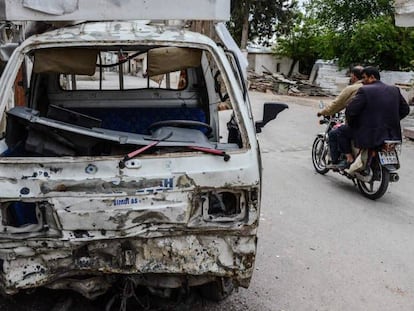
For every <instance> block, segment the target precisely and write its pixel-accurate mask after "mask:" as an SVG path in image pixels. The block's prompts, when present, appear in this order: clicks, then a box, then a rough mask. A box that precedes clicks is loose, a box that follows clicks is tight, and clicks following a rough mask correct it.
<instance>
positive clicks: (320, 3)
mask: <svg viewBox="0 0 414 311" xmlns="http://www.w3.org/2000/svg"><path fill="white" fill-rule="evenodd" d="M305 16H306V18H303V17H302V18H301V19H296V20H295V22H294V24H295V27H293V30H292V31H291V32H290V33H289V34H288V35H286V36H284V37H282V38H279V39H278V43H277V45H278V46H277V47H276V49H275V50H276V53H278V55H284V56H288V57H291V58H293V59H294V60H299V61H300V62H301V63H303V64H304V65H305V66H303V67H304V68H305V69H306V68H308V66H307V64H309V63H312V62H313V61H314V60H315V59H316V58H322V59H337V60H338V64H339V65H340V66H341V67H348V66H350V65H354V64H357V63H358V64H365V65H368V64H370V65H375V66H379V67H380V68H381V69H383V70H405V69H410V68H411V67H412V64H413V59H414V45H413V44H412V42H413V41H412V40H413V38H414V32H413V28H411V29H410V28H398V27H396V26H395V24H394V7H393V1H392V0H346V1H345V0H310V3H309V4H308V5H307V6H306V11H305ZM305 73H307V72H306V71H305Z"/></svg>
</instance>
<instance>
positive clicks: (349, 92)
mask: <svg viewBox="0 0 414 311" xmlns="http://www.w3.org/2000/svg"><path fill="white" fill-rule="evenodd" d="M360 86H361V85H360V84H359V83H358V84H355V85H349V86H347V87H346V88H344V89H343V90H342V91H341V93H339V95H338V96H337V97H336V98H335V99H334V100H333V101H332V103H330V104H329V105H327V106H326V107H325V108H324V109H323V110H321V111H319V113H318V114H321V115H324V116H331V115H333V114H335V113H337V112H339V111H341V110H342V109H344V108H345V107H346V106H347V104H348V102H349V100H350V99H351V98H352V97H353V96H354V95H355V93H356V91H357V90H358V88H359V87H360Z"/></svg>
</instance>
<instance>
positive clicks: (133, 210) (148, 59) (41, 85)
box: [0, 0, 286, 299]
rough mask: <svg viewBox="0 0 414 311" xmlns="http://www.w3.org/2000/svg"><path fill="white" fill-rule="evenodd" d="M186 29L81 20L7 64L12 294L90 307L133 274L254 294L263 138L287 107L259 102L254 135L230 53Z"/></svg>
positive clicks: (151, 283)
mask: <svg viewBox="0 0 414 311" xmlns="http://www.w3.org/2000/svg"><path fill="white" fill-rule="evenodd" d="M26 2H29V3H30V1H24V3H26ZM89 2H93V1H89ZM98 2H105V1H104V0H100V1H98ZM109 2H111V3H112V2H113V1H109ZM138 2H140V1H137V3H138ZM141 2H142V1H141ZM144 2H145V1H144ZM201 2H203V1H201ZM204 2H205V3H206V5H212V4H216V5H217V2H215V1H208V0H206V1H204ZM219 2H220V1H219ZM221 2H223V1H221ZM226 2H227V1H226ZM5 3H6V5H7V1H6V2H5ZM8 3H10V1H9V2H8ZM16 3H17V2H16ZM19 3H20V2H19ZM56 3H58V2H56ZM83 3H85V2H83ZM127 3H129V2H127ZM80 4H82V1H80V2H79V7H80ZM130 5H132V4H130ZM134 5H135V4H134ZM35 9H36V10H35V11H33V12H35V14H33V16H35V17H39V16H40V17H41V18H43V20H46V17H43V15H44V14H47V13H45V12H41V13H39V9H38V8H35ZM118 9H119V8H118ZM129 9H130V8H126V9H125V10H127V11H128V10H129ZM21 10H22V11H24V12H26V11H30V10H31V8H30V7H27V6H26V7H22V8H21ZM79 10H80V9H79ZM14 12H16V11H14ZM111 12H113V11H111ZM95 13H96V12H95ZM71 14H72V15H73V14H75V13H71ZM82 17H83V16H82V15H81V16H80V18H79V19H81V18H82ZM48 18H49V19H53V18H56V15H52V16H48ZM60 18H61V19H62V18H63V17H62V16H60ZM70 18H71V19H72V18H73V17H72V16H70ZM38 19H39V18H38ZM90 19H91V18H90ZM172 24H173V25H172ZM184 26H185V24H179V23H171V24H168V23H160V22H159V21H158V22H157V23H151V22H143V21H130V20H127V19H124V20H122V18H120V21H102V22H87V21H86V22H82V23H76V24H75V25H71V26H65V27H60V28H57V29H54V30H51V31H47V32H43V33H41V34H38V35H33V36H30V37H29V38H27V39H26V40H25V41H24V42H22V43H21V44H19V45H18V47H17V48H16V49H15V50H14V52H13V53H12V54H11V56H10V58H9V59H8V62H7V66H6V67H5V69H4V71H3V73H2V75H1V79H0V121H1V128H0V133H1V140H0V146H1V147H0V153H1V156H0V210H1V212H0V218H1V222H0V276H1V277H0V288H1V290H2V291H3V292H5V293H6V294H13V293H16V292H18V291H20V290H23V289H30V288H35V287H40V286H46V287H49V288H54V289H62V288H69V289H73V290H76V291H78V292H80V293H82V294H83V295H84V296H86V297H89V298H95V297H97V296H99V295H101V294H103V293H105V292H106V291H107V290H108V289H109V288H110V287H111V286H112V285H113V284H114V283H116V282H120V281H122V280H123V279H124V278H125V277H128V279H129V280H133V281H134V284H135V285H142V286H146V287H149V288H153V289H157V290H161V291H162V290H168V289H171V288H179V287H182V286H187V287H192V286H199V287H200V288H201V289H204V292H205V293H206V295H207V296H210V297H211V298H213V299H221V298H224V297H225V296H226V295H228V294H229V293H230V292H231V290H232V288H233V287H238V286H242V287H248V285H249V282H250V279H251V277H252V273H253V270H254V261H255V256H256V240H257V238H256V235H257V226H258V221H259V213H260V192H261V164H260V153H259V147H258V143H257V139H256V132H257V130H260V128H261V127H262V126H264V124H265V123H267V122H268V121H270V120H272V119H274V118H275V117H276V115H277V113H278V112H280V111H282V110H283V109H284V108H286V105H283V104H267V105H265V112H264V116H263V121H262V122H257V123H256V124H255V123H254V121H253V116H252V113H251V110H250V103H249V100H248V95H247V90H246V86H245V83H244V77H243V74H242V70H241V68H240V65H239V60H238V57H237V56H236V54H235V53H234V52H232V51H229V50H227V49H226V48H225V47H224V45H223V44H216V42H214V41H213V40H211V39H210V38H208V37H206V36H204V35H202V34H200V33H196V32H190V31H188V30H187V29H186V28H185V27H184ZM223 104H224V106H226V107H227V108H228V109H227V110H225V111H219V109H218V106H219V105H223ZM255 125H256V126H255Z"/></svg>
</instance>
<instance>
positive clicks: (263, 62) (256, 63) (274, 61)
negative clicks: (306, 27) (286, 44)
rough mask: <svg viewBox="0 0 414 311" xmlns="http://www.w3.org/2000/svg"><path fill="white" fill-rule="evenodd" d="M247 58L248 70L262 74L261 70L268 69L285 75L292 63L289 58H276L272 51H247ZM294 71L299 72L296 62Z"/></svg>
mask: <svg viewBox="0 0 414 311" xmlns="http://www.w3.org/2000/svg"><path fill="white" fill-rule="evenodd" d="M247 60H248V61H249V66H248V70H253V71H254V72H256V73H257V74H262V73H263V71H267V70H269V71H270V72H272V73H283V74H285V75H287V74H288V73H289V69H290V66H291V64H292V60H291V59H289V58H287V57H283V58H276V57H275V56H274V55H273V54H272V53H252V52H249V54H248V55H247ZM264 67H265V68H267V70H266V69H265V68H264ZM294 72H299V65H298V64H296V66H295V68H294Z"/></svg>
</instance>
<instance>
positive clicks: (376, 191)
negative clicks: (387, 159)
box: [357, 158, 390, 200]
mask: <svg viewBox="0 0 414 311" xmlns="http://www.w3.org/2000/svg"><path fill="white" fill-rule="evenodd" d="M371 169H372V172H373V176H372V179H371V181H370V182H363V181H361V180H357V185H358V188H359V191H360V192H361V193H362V194H363V195H364V196H365V197H367V198H368V199H371V200H376V199H379V198H380V197H382V196H383V195H384V194H385V192H386V191H387V189H388V184H389V182H390V172H389V171H388V170H387V169H386V168H385V167H383V166H382V165H381V164H380V162H379V160H378V158H375V159H373V161H372V163H371Z"/></svg>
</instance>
